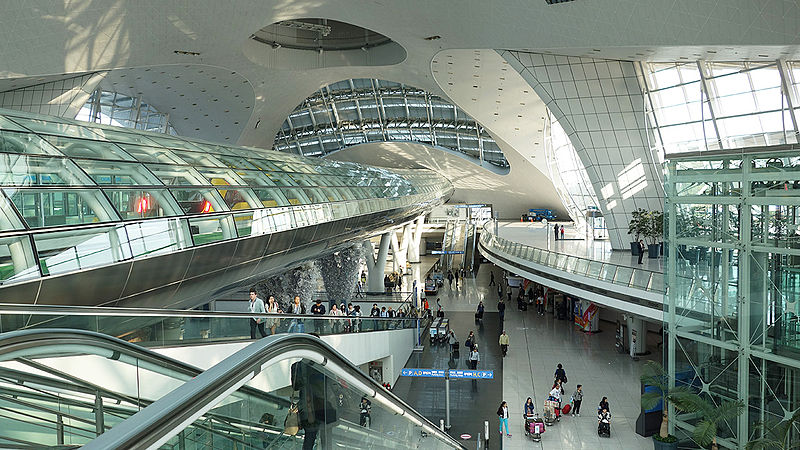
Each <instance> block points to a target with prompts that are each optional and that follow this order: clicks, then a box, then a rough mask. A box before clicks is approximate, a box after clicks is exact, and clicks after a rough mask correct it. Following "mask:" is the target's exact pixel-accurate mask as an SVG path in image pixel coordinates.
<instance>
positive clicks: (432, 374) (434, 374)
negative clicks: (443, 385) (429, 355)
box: [400, 369, 444, 378]
mask: <svg viewBox="0 0 800 450" xmlns="http://www.w3.org/2000/svg"><path fill="white" fill-rule="evenodd" d="M400 376H402V377H425V378H444V370H440V369H403V370H402V371H401V372H400Z"/></svg>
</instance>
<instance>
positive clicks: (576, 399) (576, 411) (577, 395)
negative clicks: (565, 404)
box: [572, 384, 583, 417]
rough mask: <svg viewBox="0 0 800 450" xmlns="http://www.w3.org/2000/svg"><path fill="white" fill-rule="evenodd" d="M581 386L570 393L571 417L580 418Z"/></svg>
mask: <svg viewBox="0 0 800 450" xmlns="http://www.w3.org/2000/svg"><path fill="white" fill-rule="evenodd" d="M582 386H583V385H582V384H579V385H578V386H577V387H576V388H575V392H573V393H572V405H573V406H572V415H573V416H578V417H580V416H581V402H582V401H583V387H582Z"/></svg>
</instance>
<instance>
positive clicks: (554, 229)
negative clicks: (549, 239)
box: [553, 224, 558, 240]
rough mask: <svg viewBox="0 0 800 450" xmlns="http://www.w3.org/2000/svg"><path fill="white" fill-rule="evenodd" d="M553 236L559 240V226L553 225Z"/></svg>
mask: <svg viewBox="0 0 800 450" xmlns="http://www.w3.org/2000/svg"><path fill="white" fill-rule="evenodd" d="M553 234H555V235H556V240H558V224H555V225H553Z"/></svg>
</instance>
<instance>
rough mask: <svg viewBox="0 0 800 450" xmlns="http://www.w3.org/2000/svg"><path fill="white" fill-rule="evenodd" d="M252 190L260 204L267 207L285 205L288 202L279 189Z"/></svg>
mask: <svg viewBox="0 0 800 450" xmlns="http://www.w3.org/2000/svg"><path fill="white" fill-rule="evenodd" d="M253 191H254V192H255V194H256V196H257V197H258V200H259V201H260V202H261V204H262V205H263V206H265V207H267V208H272V207H273V206H286V205H288V204H289V202H288V201H287V200H286V199H285V198H284V196H283V193H282V192H281V191H280V189H253Z"/></svg>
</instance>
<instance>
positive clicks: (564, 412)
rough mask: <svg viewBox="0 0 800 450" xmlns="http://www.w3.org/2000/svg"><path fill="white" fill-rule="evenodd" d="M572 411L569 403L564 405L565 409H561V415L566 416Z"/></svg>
mask: <svg viewBox="0 0 800 450" xmlns="http://www.w3.org/2000/svg"><path fill="white" fill-rule="evenodd" d="M571 409H572V405H570V404H569V403H567V404H566V405H564V407H563V408H561V413H562V414H564V415H567V414H569V411H570V410H571Z"/></svg>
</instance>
